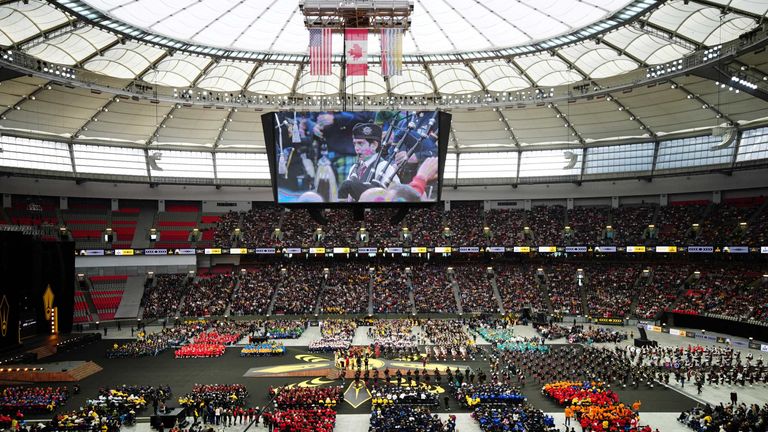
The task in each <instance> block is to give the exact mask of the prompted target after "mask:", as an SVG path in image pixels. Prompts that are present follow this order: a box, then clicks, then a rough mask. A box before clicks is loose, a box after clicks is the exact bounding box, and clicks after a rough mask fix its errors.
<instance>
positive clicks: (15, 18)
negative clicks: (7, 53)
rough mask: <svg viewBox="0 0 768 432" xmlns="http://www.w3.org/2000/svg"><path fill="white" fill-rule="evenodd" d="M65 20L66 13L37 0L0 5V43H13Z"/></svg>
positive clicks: (6, 44)
mask: <svg viewBox="0 0 768 432" xmlns="http://www.w3.org/2000/svg"><path fill="white" fill-rule="evenodd" d="M65 22H67V17H66V15H64V14H63V13H61V12H59V10H58V9H56V8H54V7H52V6H50V5H48V4H47V3H46V2H43V1H39V0H31V1H29V2H21V1H17V2H14V3H9V4H7V5H4V6H0V45H4V46H9V45H13V44H15V43H17V42H21V41H23V40H24V39H27V38H30V37H33V36H35V35H36V34H38V33H40V32H43V31H45V30H48V29H50V28H52V27H55V26H57V25H59V24H63V23H65Z"/></svg>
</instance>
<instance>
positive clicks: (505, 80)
mask: <svg viewBox="0 0 768 432" xmlns="http://www.w3.org/2000/svg"><path fill="white" fill-rule="evenodd" d="M472 66H473V67H474V68H475V70H476V71H477V74H478V75H479V76H480V79H481V80H482V81H483V83H484V84H485V86H486V87H487V88H488V90H489V91H494V92H512V91H517V90H521V89H524V88H528V87H530V86H531V84H530V83H529V82H528V80H526V79H525V78H523V76H522V75H520V73H519V72H518V70H517V69H516V68H514V67H513V66H512V65H510V64H509V63H508V62H506V61H503V60H494V61H488V62H475V63H473V64H472Z"/></svg>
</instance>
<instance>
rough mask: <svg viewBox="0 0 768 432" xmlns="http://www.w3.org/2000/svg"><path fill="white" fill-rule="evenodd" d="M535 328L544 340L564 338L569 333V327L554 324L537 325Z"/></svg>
mask: <svg viewBox="0 0 768 432" xmlns="http://www.w3.org/2000/svg"><path fill="white" fill-rule="evenodd" d="M535 328H536V331H537V332H538V333H539V334H540V335H541V337H543V338H544V340H554V339H560V338H564V337H566V336H568V334H569V333H570V332H571V329H570V327H566V326H563V325H560V324H554V323H552V324H549V325H537V326H535Z"/></svg>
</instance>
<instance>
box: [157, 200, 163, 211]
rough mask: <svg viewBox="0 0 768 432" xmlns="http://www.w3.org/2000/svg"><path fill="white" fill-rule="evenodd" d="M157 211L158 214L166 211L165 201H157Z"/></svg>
mask: <svg viewBox="0 0 768 432" xmlns="http://www.w3.org/2000/svg"><path fill="white" fill-rule="evenodd" d="M157 211H158V212H164V211H165V200H157Z"/></svg>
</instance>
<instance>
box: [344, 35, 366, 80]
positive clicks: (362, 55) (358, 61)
mask: <svg viewBox="0 0 768 432" xmlns="http://www.w3.org/2000/svg"><path fill="white" fill-rule="evenodd" d="M344 46H345V50H346V52H345V53H344V54H345V55H346V58H347V75H368V29H347V30H346V31H345V32H344Z"/></svg>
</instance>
